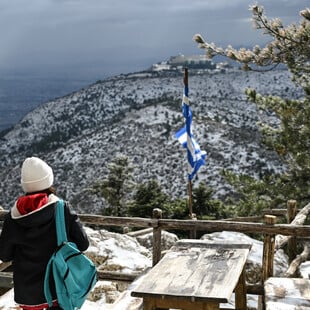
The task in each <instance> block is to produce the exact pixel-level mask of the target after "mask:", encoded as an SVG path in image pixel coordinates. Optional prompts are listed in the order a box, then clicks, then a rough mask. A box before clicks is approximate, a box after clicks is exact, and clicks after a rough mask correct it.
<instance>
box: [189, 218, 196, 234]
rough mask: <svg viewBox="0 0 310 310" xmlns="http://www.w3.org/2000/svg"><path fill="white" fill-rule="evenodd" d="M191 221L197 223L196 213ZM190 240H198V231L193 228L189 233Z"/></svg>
mask: <svg viewBox="0 0 310 310" xmlns="http://www.w3.org/2000/svg"><path fill="white" fill-rule="evenodd" d="M191 219H192V220H194V221H197V216H196V214H195V213H192V216H191ZM189 238H190V239H196V238H197V229H196V228H193V229H191V230H190V231H189Z"/></svg>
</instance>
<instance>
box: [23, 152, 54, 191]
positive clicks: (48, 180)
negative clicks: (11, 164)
mask: <svg viewBox="0 0 310 310" xmlns="http://www.w3.org/2000/svg"><path fill="white" fill-rule="evenodd" d="M53 182H54V175H53V170H52V168H51V167H50V166H49V165H48V164H47V163H46V162H44V161H43V160H42V159H40V158H38V157H28V158H26V159H25V161H24V162H23V165H22V171H21V185H22V188H23V190H24V192H25V193H33V192H38V191H41V190H44V189H47V188H49V187H51V186H52V185H53Z"/></svg>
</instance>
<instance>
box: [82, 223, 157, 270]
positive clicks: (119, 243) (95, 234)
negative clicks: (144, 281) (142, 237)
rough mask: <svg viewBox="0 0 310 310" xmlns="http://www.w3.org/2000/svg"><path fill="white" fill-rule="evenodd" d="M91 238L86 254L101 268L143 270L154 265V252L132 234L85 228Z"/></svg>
mask: <svg viewBox="0 0 310 310" xmlns="http://www.w3.org/2000/svg"><path fill="white" fill-rule="evenodd" d="M85 230H86V233H87V235H88V237H89V240H90V246H89V248H88V249H87V251H86V254H87V256H88V257H90V259H91V260H92V261H93V262H94V263H95V264H96V266H97V267H98V269H99V270H104V271H120V272H126V273H133V272H140V271H141V272H142V271H143V270H144V269H146V268H147V267H150V266H151V265H152V253H151V251H150V250H148V249H147V248H145V247H144V246H142V245H140V244H139V242H138V241H137V240H136V239H135V238H132V237H130V236H127V235H122V234H118V233H113V232H109V231H107V230H104V229H101V230H92V229H91V228H89V227H86V228H85Z"/></svg>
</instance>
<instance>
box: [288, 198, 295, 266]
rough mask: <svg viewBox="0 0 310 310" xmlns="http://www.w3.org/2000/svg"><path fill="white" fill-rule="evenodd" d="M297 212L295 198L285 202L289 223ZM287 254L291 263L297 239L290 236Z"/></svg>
mask: <svg viewBox="0 0 310 310" xmlns="http://www.w3.org/2000/svg"><path fill="white" fill-rule="evenodd" d="M296 214H297V202H296V200H288V202H287V223H288V224H290V223H291V222H292V221H293V220H294V219H295V216H296ZM287 254H288V258H289V263H291V262H292V261H293V260H294V259H295V258H296V256H297V239H296V237H294V236H292V237H291V238H289V240H288V242H287Z"/></svg>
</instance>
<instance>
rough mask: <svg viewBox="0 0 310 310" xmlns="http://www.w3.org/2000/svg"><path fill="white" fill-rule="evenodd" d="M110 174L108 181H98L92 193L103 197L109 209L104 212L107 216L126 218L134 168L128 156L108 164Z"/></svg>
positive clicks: (120, 157)
mask: <svg viewBox="0 0 310 310" xmlns="http://www.w3.org/2000/svg"><path fill="white" fill-rule="evenodd" d="M108 169H109V173H108V176H107V178H106V179H104V180H101V181H98V182H97V183H96V184H95V185H94V186H93V188H92V192H94V193H95V194H97V195H99V196H100V197H103V198H104V199H105V200H106V201H107V202H108V203H109V207H108V208H106V209H104V210H103V213H104V214H105V215H113V216H126V215H127V205H126V200H127V198H128V194H129V193H130V192H131V190H132V188H133V186H134V183H133V175H132V172H133V166H132V165H131V164H130V162H129V159H128V157H127V156H123V155H121V156H119V157H117V158H115V160H114V161H113V162H111V163H109V164H108Z"/></svg>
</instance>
